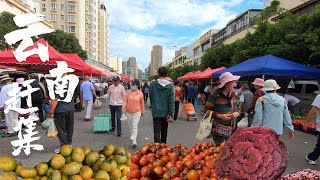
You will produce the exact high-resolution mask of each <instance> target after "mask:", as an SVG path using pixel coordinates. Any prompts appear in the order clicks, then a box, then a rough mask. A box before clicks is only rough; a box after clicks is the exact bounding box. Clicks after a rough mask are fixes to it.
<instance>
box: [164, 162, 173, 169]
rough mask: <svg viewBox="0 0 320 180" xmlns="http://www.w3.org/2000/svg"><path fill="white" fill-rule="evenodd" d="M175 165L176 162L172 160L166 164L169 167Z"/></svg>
mask: <svg viewBox="0 0 320 180" xmlns="http://www.w3.org/2000/svg"><path fill="white" fill-rule="evenodd" d="M174 166H175V164H174V163H173V162H171V161H170V162H168V163H167V164H166V168H167V169H170V168H172V167H174Z"/></svg>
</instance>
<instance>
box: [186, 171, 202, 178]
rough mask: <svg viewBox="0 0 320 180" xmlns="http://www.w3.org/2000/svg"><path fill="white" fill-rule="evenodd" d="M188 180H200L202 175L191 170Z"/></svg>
mask: <svg viewBox="0 0 320 180" xmlns="http://www.w3.org/2000/svg"><path fill="white" fill-rule="evenodd" d="M187 177H188V180H200V175H199V173H198V172H197V171H196V170H193V169H192V170H191V171H190V172H189V173H188V175H187Z"/></svg>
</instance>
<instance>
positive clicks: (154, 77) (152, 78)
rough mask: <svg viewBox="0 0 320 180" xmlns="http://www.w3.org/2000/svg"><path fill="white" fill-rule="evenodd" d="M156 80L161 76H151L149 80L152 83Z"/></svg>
mask: <svg viewBox="0 0 320 180" xmlns="http://www.w3.org/2000/svg"><path fill="white" fill-rule="evenodd" d="M156 79H159V76H158V75H154V76H150V77H149V78H148V80H149V81H151V80H156Z"/></svg>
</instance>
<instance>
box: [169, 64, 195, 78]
mask: <svg viewBox="0 0 320 180" xmlns="http://www.w3.org/2000/svg"><path fill="white" fill-rule="evenodd" d="M200 69H201V66H200V65H184V66H179V67H177V68H174V69H170V70H169V77H171V78H172V79H177V78H178V77H181V76H183V75H185V74H187V73H188V72H192V71H197V70H200Z"/></svg>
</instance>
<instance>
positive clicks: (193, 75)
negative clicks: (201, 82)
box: [186, 70, 202, 80]
mask: <svg viewBox="0 0 320 180" xmlns="http://www.w3.org/2000/svg"><path fill="white" fill-rule="evenodd" d="M201 73H202V72H201V71H200V70H198V71H197V72H195V73H193V74H192V75H189V76H187V77H186V78H188V79H192V80H194V79H197V77H198V76H199V75H200V74H201Z"/></svg>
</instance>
